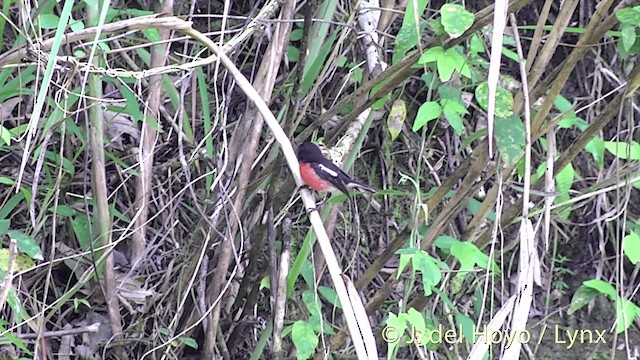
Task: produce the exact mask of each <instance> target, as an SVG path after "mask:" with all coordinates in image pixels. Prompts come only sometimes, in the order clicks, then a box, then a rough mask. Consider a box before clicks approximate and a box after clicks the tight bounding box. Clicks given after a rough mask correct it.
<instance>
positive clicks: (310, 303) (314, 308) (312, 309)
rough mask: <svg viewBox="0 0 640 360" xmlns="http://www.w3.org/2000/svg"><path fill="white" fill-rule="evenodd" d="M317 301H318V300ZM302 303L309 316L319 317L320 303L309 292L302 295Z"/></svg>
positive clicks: (313, 294) (314, 295)
mask: <svg viewBox="0 0 640 360" xmlns="http://www.w3.org/2000/svg"><path fill="white" fill-rule="evenodd" d="M318 300H319V299H318ZM302 301H303V302H304V303H305V305H306V306H307V310H309V314H311V315H312V316H313V315H319V314H320V311H321V310H322V301H316V294H315V292H313V291H311V290H306V291H304V292H303V293H302Z"/></svg>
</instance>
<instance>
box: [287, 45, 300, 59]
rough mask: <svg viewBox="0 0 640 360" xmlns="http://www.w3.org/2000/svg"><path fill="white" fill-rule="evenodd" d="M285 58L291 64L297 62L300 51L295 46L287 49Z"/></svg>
mask: <svg viewBox="0 0 640 360" xmlns="http://www.w3.org/2000/svg"><path fill="white" fill-rule="evenodd" d="M287 58H288V59H289V61H291V62H298V60H300V50H298V48H297V47H295V46H288V47H287Z"/></svg>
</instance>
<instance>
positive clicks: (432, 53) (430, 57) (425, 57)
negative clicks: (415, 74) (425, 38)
mask: <svg viewBox="0 0 640 360" xmlns="http://www.w3.org/2000/svg"><path fill="white" fill-rule="evenodd" d="M442 54H444V48H443V47H442V46H436V47H432V48H429V49H427V51H425V52H424V53H423V54H422V55H420V59H418V64H420V65H424V64H428V63H431V62H435V61H437V60H438V58H439V57H440V56H442Z"/></svg>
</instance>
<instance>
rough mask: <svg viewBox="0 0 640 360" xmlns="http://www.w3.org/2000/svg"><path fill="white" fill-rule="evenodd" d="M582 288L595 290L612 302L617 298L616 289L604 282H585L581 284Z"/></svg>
mask: <svg viewBox="0 0 640 360" xmlns="http://www.w3.org/2000/svg"><path fill="white" fill-rule="evenodd" d="M582 285H583V286H587V287H589V288H591V289H594V290H597V291H598V292H600V293H601V294H604V295H607V296H609V299H611V300H614V299H616V298H617V296H618V294H617V293H616V289H615V288H614V287H613V286H611V284H609V283H608V282H606V281H602V280H587V281H585V282H583V283H582Z"/></svg>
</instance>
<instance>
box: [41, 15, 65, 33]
mask: <svg viewBox="0 0 640 360" xmlns="http://www.w3.org/2000/svg"><path fill="white" fill-rule="evenodd" d="M38 22H39V25H40V27H41V28H42V29H46V30H51V29H55V28H57V27H58V23H59V22H60V17H58V15H54V14H40V16H38Z"/></svg>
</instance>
